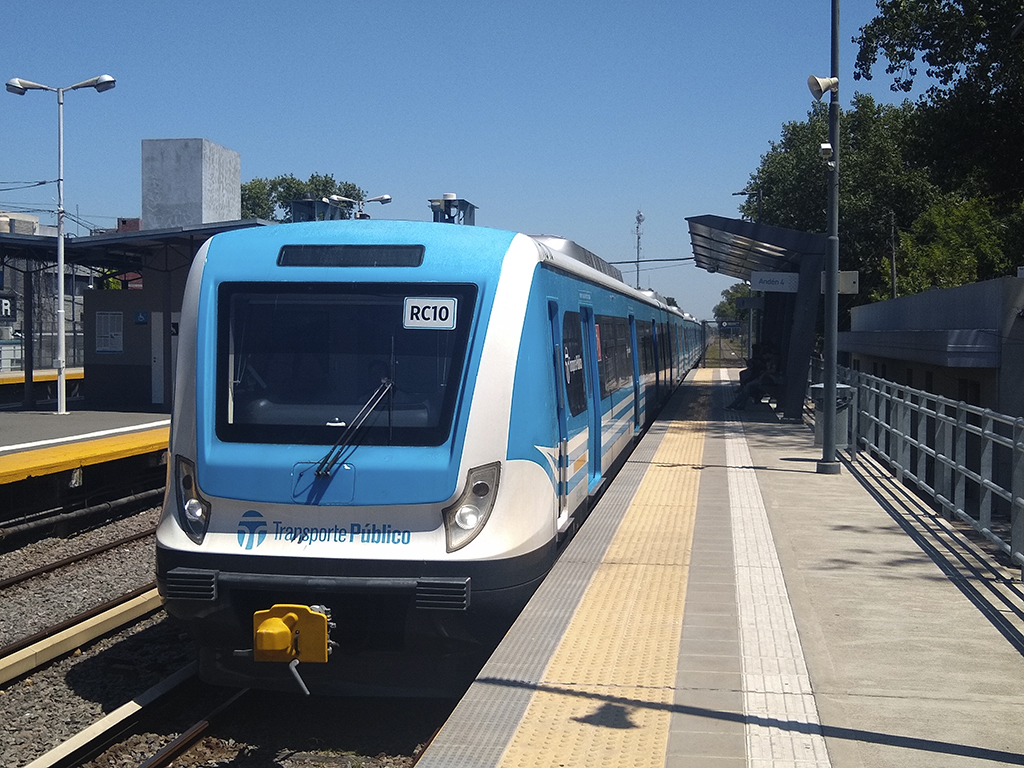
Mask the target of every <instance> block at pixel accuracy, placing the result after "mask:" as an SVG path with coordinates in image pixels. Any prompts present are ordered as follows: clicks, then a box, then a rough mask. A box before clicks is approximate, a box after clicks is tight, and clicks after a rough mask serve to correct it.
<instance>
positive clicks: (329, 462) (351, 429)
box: [315, 379, 394, 477]
mask: <svg viewBox="0 0 1024 768" xmlns="http://www.w3.org/2000/svg"><path fill="white" fill-rule="evenodd" d="M392 386H394V384H393V382H392V381H391V379H381V382H380V386H379V387H377V389H376V391H375V392H374V393H373V394H372V395H370V399H369V400H367V401H366V402H365V403H363V407H362V408H360V409H359V412H358V413H356V415H355V418H353V419H352V421H351V422H349V423H348V424H346V425H345V428H344V429H343V430H342V432H341V435H340V436H339V437H338V440H337V442H336V443H335V444H334V445H333V446H332V447H331V449H330V450H329V451H328V452H327V454H326V455H325V456H324V457H323V458H322V459H320V463H319V464H317V465H316V473H315V474H316V476H317V477H327V476H329V475H330V474H331V470H333V469H334V467H335V465H336V464H337V463H338V461H339V460H340V459H341V454H343V453H344V452H345V449H346V448H348V447H349V446H350V445H351V444H352V439H353V438H354V437H355V436H356V433H357V432H358V431H359V428H360V427H361V426H363V422H364V421H366V420H367V418H369V416H370V414H371V413H373V409H374V408H376V407H377V406H378V405H380V401H381V400H383V399H384V397H385V396H386V395H387V393H388V392H389V391H391V387H392Z"/></svg>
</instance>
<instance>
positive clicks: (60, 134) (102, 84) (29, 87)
mask: <svg viewBox="0 0 1024 768" xmlns="http://www.w3.org/2000/svg"><path fill="white" fill-rule="evenodd" d="M116 84H117V81H115V80H114V78H112V77H111V76H110V75H99V76H98V77H93V78H90V79H89V80H83V81H82V82H80V83H75V84H74V85H70V86H68V87H67V88H53V87H51V86H49V85H42V84H40V83H33V82H32V81H31V80H22V79H21V78H19V77H12V78H11V79H10V80H8V81H7V90H8V91H10V92H11V93H13V94H15V95H16V96H24V95H25V93H26V92H27V91H51V92H52V93H56V94H57V359H56V360H55V361H54V362H55V363H56V364H57V413H61V414H64V413H67V412H68V402H67V371H66V368H65V365H66V360H65V357H66V350H65V340H64V92H65V91H77V90H78V89H80V88H95V89H96V90H97V91H99V92H100V93H103V92H104V91H109V90H110V89H111V88H113V87H114V86H115V85H116ZM29 322H31V318H29Z"/></svg>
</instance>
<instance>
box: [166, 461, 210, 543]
mask: <svg viewBox="0 0 1024 768" xmlns="http://www.w3.org/2000/svg"><path fill="white" fill-rule="evenodd" d="M174 479H175V487H176V488H177V494H178V525H180V526H181V529H182V530H183V531H184V532H185V535H186V536H188V537H189V538H190V539H192V541H194V542H195V543H196V544H202V543H203V537H204V536H206V529H207V527H208V526H209V525H210V502H208V501H207V500H206V499H204V498H203V495H202V494H201V493H200V492H199V484H198V483H197V482H196V465H195V464H193V463H192V462H191V461H189V460H188V459H186V458H183V457H181V456H175V457H174Z"/></svg>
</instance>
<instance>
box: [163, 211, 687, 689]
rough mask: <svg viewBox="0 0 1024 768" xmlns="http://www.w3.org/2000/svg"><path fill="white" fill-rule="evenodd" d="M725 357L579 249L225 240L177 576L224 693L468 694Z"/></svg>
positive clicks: (315, 234) (518, 239) (207, 333)
mask: <svg viewBox="0 0 1024 768" xmlns="http://www.w3.org/2000/svg"><path fill="white" fill-rule="evenodd" d="M701 344H702V341H701V332H700V326H699V325H698V324H697V323H696V322H694V321H693V320H692V319H690V318H689V317H688V316H684V315H683V314H682V313H681V312H680V311H679V310H678V309H675V308H672V307H669V306H667V305H665V304H664V303H663V302H661V301H660V300H659V299H658V298H657V297H655V296H654V295H652V294H650V293H644V292H640V291H636V290H633V289H631V288H629V287H628V286H627V285H625V284H624V283H623V282H622V280H621V276H620V275H619V274H618V270H616V269H615V268H614V267H611V266H609V265H607V264H606V263H605V262H602V261H601V260H600V259H598V258H597V257H596V256H594V255H593V254H592V253H590V252H589V251H586V250H585V249H583V248H581V247H580V246H578V245H576V244H575V243H572V242H570V241H567V240H562V239H559V238H553V237H530V236H526V235H522V234H516V233H513V232H505V231H499V230H493V229H486V228H482V227H471V226H456V225H450V224H432V223H415V222H397V221H342V222H318V223H308V224H290V225H279V226H273V227H265V228H255V229H248V230H243V231H236V232H230V233H226V234H220V235H217V236H215V237H214V238H212V239H211V240H210V241H209V242H208V243H206V245H204V246H203V248H202V249H201V250H200V252H199V254H198V256H197V257H196V259H195V262H194V264H193V266H192V270H191V273H190V274H189V278H188V283H187V287H186V293H185V300H184V305H183V308H182V315H181V323H180V332H179V337H178V345H179V346H178V366H177V378H176V390H175V398H174V412H173V422H172V430H171V442H170V454H169V455H170V460H169V465H170V466H169V470H168V471H169V481H168V484H167V494H166V498H165V501H164V512H163V517H162V519H161V521H160V525H159V529H158V532H157V553H156V554H157V558H156V561H157V582H158V585H159V588H160V592H161V594H162V595H163V598H164V600H165V604H166V609H167V611H168V612H169V613H170V614H172V615H174V616H176V617H178V618H180V619H182V620H184V621H185V622H186V623H187V625H188V627H189V629H190V631H191V632H192V634H193V635H194V636H195V637H196V639H197V640H198V643H199V645H200V655H201V656H200V658H201V671H202V674H203V676H204V677H205V678H206V679H207V680H209V681H211V682H216V683H223V684H229V685H240V686H241V685H256V686H260V687H269V688H281V689H289V690H292V689H294V688H295V686H296V684H297V683H298V684H299V685H301V686H308V688H309V689H311V690H313V691H319V692H331V693H339V692H348V693H368V694H369V693H383V692H404V693H410V692H418V693H426V694H438V693H451V692H453V691H455V690H457V689H458V688H459V687H461V686H464V685H465V684H466V682H467V680H468V678H467V677H466V675H467V669H468V670H469V673H468V674H469V675H470V676H471V675H472V672H473V671H475V669H476V668H477V667H478V666H479V662H482V661H483V659H484V658H486V653H488V652H489V651H490V650H491V649H492V648H493V644H494V642H495V641H496V640H497V639H499V638H500V637H501V635H502V634H503V633H504V631H505V630H506V629H507V628H508V626H509V625H510V623H511V621H512V620H514V618H515V616H516V615H517V614H518V612H519V610H520V609H521V608H522V606H523V605H525V603H526V601H527V600H528V599H529V597H530V595H531V594H532V593H533V591H534V589H535V588H536V586H537V585H538V583H539V582H540V580H541V579H542V578H543V577H544V575H545V574H546V573H547V571H548V570H549V568H550V567H551V565H552V563H553V562H554V560H555V558H556V556H557V553H558V551H559V547H560V545H561V544H562V543H563V542H564V541H565V540H566V539H567V538H568V537H569V536H571V534H572V532H573V531H574V530H575V528H576V526H578V525H579V523H580V522H581V521H582V519H583V518H584V517H585V515H586V513H587V511H588V509H589V508H590V504H591V502H592V500H593V499H594V498H595V496H596V495H597V494H598V493H599V492H600V490H601V488H602V485H603V483H604V482H605V481H606V480H607V479H608V478H609V477H610V475H611V473H612V472H613V471H614V469H615V467H616V466H617V464H618V463H619V462H621V460H623V459H624V458H625V455H626V454H627V453H628V451H629V449H630V448H631V447H632V445H633V443H634V441H635V440H636V438H637V436H638V435H639V434H640V433H641V432H642V431H643V429H644V428H645V427H646V426H647V425H648V424H649V423H650V421H651V420H652V419H653V417H654V415H655V413H656V411H657V410H658V408H659V407H660V406H661V405H662V404H663V403H664V402H665V400H666V399H667V398H668V396H669V395H670V394H671V392H672V391H673V389H674V388H675V387H676V386H677V385H678V383H679V382H680V381H681V380H682V379H683V377H684V376H685V374H686V372H687V371H688V370H689V369H690V368H691V367H692V366H693V365H694V363H695V362H696V361H697V360H698V359H699V356H700V354H701ZM467 660H469V663H468V664H467ZM299 662H302V666H301V667H298V663H299ZM474 664H476V666H475V667H474Z"/></svg>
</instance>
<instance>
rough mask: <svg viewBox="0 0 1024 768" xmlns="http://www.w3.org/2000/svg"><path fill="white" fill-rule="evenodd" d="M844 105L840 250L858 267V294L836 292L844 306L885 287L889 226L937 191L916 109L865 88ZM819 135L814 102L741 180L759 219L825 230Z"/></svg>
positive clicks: (902, 222)
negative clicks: (755, 193) (756, 194)
mask: <svg viewBox="0 0 1024 768" xmlns="http://www.w3.org/2000/svg"><path fill="white" fill-rule="evenodd" d="M851 107H852V108H851V109H849V110H847V111H845V112H844V113H843V114H842V115H841V118H840V122H839V126H840V149H841V152H840V157H841V158H842V160H841V163H840V166H839V172H840V183H839V214H840V219H839V237H840V244H841V245H840V251H839V253H840V262H841V265H840V267H841V269H844V270H857V271H858V272H860V285H861V291H862V292H861V294H860V296H855V297H843V298H844V303H845V304H846V306H847V307H849V306H851V305H853V304H855V303H857V304H859V303H865V301H866V300H867V298H868V297H869V296H872V295H874V296H876V297H877V296H878V295H880V293H881V291H883V290H885V289H886V288H887V286H888V284H889V282H888V275H889V255H890V253H891V250H892V245H891V244H892V233H893V229H894V228H896V229H898V230H903V229H908V228H909V227H910V226H911V225H912V224H913V222H914V221H915V219H916V218H917V217H918V216H919V215H920V214H921V213H922V212H923V211H924V210H925V209H927V207H928V206H929V205H930V204H931V202H932V200H934V199H935V198H936V197H937V195H938V194H939V191H938V190H937V189H936V187H935V186H934V184H932V183H931V181H930V179H929V173H928V166H927V163H926V162H925V161H924V159H923V158H922V157H921V155H920V152H919V151H918V145H917V135H918V121H919V119H920V116H919V110H918V107H916V106H915V105H913V104H911V103H910V102H904V103H903V104H901V105H898V106H897V105H879V104H876V103H875V101H874V99H873V98H872V97H871V96H867V95H864V94H856V95H855V96H854V98H853V101H852V105H851ZM825 141H828V112H827V108H826V107H825V106H824V105H821V104H815V105H814V107H813V108H812V110H811V111H810V112H809V113H808V115H807V120H806V121H805V122H800V123H797V122H793V123H787V124H786V125H784V126H783V128H782V138H781V140H780V141H779V142H777V143H776V142H772V143H771V149H770V150H769V151H768V153H767V154H765V155H764V156H762V158H761V165H760V167H759V168H758V169H757V171H756V172H755V173H753V174H751V177H750V181H749V182H748V185H747V188H748V189H756V190H759V191H760V192H761V196H762V200H761V220H762V221H763V222H764V223H766V224H774V225H776V226H781V227H788V228H790V229H799V230H803V231H807V232H822V231H825V229H826V228H827V213H826V205H827V203H828V190H827V186H826V185H827V180H828V167H827V166H826V163H825V162H824V161H823V160H822V158H821V155H820V153H819V149H820V146H821V144H822V142H825ZM756 205H757V202H756V200H753V199H750V198H748V200H747V202H746V203H744V204H743V205H742V206H741V207H740V211H741V212H742V213H743V214H745V215H747V216H750V217H752V215H753V213H754V211H755V210H756Z"/></svg>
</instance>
